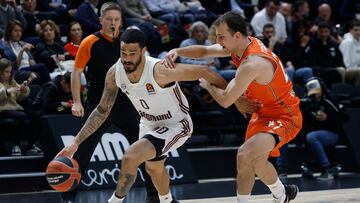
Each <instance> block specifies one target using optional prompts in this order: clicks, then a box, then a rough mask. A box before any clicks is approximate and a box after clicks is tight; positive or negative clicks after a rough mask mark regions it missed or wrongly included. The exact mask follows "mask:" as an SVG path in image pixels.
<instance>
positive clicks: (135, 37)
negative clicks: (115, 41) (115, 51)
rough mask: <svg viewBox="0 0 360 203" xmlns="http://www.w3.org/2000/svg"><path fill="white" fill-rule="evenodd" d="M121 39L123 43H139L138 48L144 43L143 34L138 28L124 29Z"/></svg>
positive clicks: (142, 46)
mask: <svg viewBox="0 0 360 203" xmlns="http://www.w3.org/2000/svg"><path fill="white" fill-rule="evenodd" d="M121 41H122V42H124V43H139V46H140V48H144V47H145V44H146V37H145V34H144V33H143V32H142V31H141V30H138V29H133V28H130V29H126V31H125V32H124V33H123V34H122V35H121Z"/></svg>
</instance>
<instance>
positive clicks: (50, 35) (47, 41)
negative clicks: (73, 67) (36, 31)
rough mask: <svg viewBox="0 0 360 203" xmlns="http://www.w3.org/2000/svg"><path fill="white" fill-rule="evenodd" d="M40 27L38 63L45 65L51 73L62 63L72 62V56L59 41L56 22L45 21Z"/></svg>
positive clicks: (35, 51) (36, 49)
mask: <svg viewBox="0 0 360 203" xmlns="http://www.w3.org/2000/svg"><path fill="white" fill-rule="evenodd" d="M40 27H41V33H40V38H41V42H39V43H38V44H36V47H35V50H34V57H35V60H36V61H38V62H40V63H44V64H45V65H46V66H47V67H48V68H49V72H50V73H51V72H53V71H54V70H55V69H56V68H58V64H59V63H60V62H63V61H66V60H70V59H71V56H70V55H69V53H65V51H64V45H63V44H62V42H61V41H60V40H59V39H60V32H59V28H58V26H57V25H56V24H55V23H54V21H52V20H44V21H42V22H41V24H40Z"/></svg>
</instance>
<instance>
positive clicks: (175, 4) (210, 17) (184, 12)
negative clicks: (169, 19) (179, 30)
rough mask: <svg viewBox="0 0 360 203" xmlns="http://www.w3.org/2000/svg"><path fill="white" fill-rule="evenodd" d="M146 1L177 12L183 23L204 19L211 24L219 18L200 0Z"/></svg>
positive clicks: (153, 5)
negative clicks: (203, 5) (181, 0)
mask: <svg viewBox="0 0 360 203" xmlns="http://www.w3.org/2000/svg"><path fill="white" fill-rule="evenodd" d="M144 3H145V4H147V5H151V6H152V8H154V9H156V8H157V10H160V11H161V10H165V11H167V12H172V13H174V12H175V13H177V14H178V15H179V16H180V19H181V23H182V24H183V25H186V24H192V23H193V22H195V21H202V22H204V23H205V24H207V25H208V26H210V25H211V23H212V22H213V21H214V20H215V19H216V18H217V15H216V14H214V13H213V12H211V11H208V10H205V8H204V7H202V5H201V3H200V1H197V0H195V1H190V2H180V1H179V0H149V1H144ZM148 8H149V7H148ZM149 10H150V9H149Z"/></svg>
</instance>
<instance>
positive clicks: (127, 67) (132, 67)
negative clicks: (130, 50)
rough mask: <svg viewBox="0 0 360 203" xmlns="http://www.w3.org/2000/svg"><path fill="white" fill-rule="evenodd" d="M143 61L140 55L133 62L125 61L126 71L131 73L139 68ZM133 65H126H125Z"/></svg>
mask: <svg viewBox="0 0 360 203" xmlns="http://www.w3.org/2000/svg"><path fill="white" fill-rule="evenodd" d="M140 63H141V57H139V60H137V61H136V62H135V63H132V62H125V61H124V62H123V64H124V69H125V72H126V73H127V74H130V73H133V72H135V71H136V70H137V68H138V66H139V65H140ZM130 64H131V65H132V66H125V65H130Z"/></svg>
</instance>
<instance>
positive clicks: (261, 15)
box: [251, 0, 287, 43]
mask: <svg viewBox="0 0 360 203" xmlns="http://www.w3.org/2000/svg"><path fill="white" fill-rule="evenodd" d="M279 8H280V2H279V1H278V0H268V1H267V2H266V4H265V8H263V9H262V10H261V11H260V12H258V13H257V14H255V15H254V17H253V18H252V19H251V26H252V27H253V29H254V31H255V35H256V36H257V37H262V29H263V27H264V25H265V24H268V23H271V24H273V25H274V27H275V30H276V36H275V37H276V39H277V40H278V41H279V42H280V43H283V42H284V41H285V40H286V38H287V34H286V25H285V18H284V16H283V15H281V13H280V12H278V11H279Z"/></svg>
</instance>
